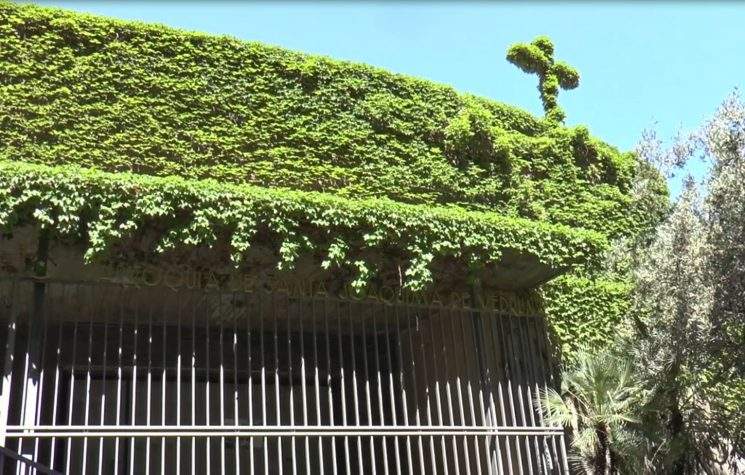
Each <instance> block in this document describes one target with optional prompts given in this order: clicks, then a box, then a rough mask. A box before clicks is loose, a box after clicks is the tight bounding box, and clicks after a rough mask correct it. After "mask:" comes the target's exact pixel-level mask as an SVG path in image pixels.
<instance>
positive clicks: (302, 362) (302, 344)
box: [299, 299, 313, 473]
mask: <svg viewBox="0 0 745 475" xmlns="http://www.w3.org/2000/svg"><path fill="white" fill-rule="evenodd" d="M309 302H310V305H311V311H312V306H313V300H312V299H311V300H310V301H309ZM305 318H306V316H305V315H300V318H299V320H300V392H301V397H302V398H303V425H304V426H307V425H308V398H307V394H306V392H307V389H306V388H307V387H308V383H307V380H306V376H305V375H306V355H305V331H304V329H303V321H304V320H305ZM304 442H305V453H304V455H305V470H306V472H307V473H310V439H309V438H308V437H307V436H306V437H305V438H304Z"/></svg>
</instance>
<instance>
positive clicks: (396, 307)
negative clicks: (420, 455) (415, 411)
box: [393, 305, 416, 475]
mask: <svg viewBox="0 0 745 475" xmlns="http://www.w3.org/2000/svg"><path fill="white" fill-rule="evenodd" d="M393 312H394V317H395V325H396V349H397V351H398V366H399V371H398V380H399V386H400V390H401V404H402V406H401V408H402V411H403V419H404V425H405V426H406V427H407V428H408V427H409V408H408V401H407V399H408V395H407V392H406V381H405V379H404V357H403V350H402V343H401V321H400V320H401V319H400V318H399V313H400V305H394V306H393ZM407 320H408V318H407ZM414 385H415V386H416V382H415V383H414ZM394 417H395V416H394ZM394 423H395V421H394ZM406 462H407V464H408V466H409V475H414V461H413V459H412V454H411V437H410V436H409V435H407V436H406Z"/></svg>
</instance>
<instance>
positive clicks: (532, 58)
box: [507, 36, 579, 122]
mask: <svg viewBox="0 0 745 475" xmlns="http://www.w3.org/2000/svg"><path fill="white" fill-rule="evenodd" d="M507 61H509V62H510V63H512V64H514V65H515V66H517V67H518V68H520V69H522V70H523V71H525V72H526V73H529V74H537V75H538V91H539V92H540V93H541V101H543V110H544V112H545V113H546V119H548V120H551V121H553V122H564V111H563V110H562V109H561V107H559V104H558V98H559V87H561V88H562V89H574V88H575V87H577V86H579V72H577V70H576V69H574V68H573V67H571V66H569V65H568V64H567V63H565V62H563V61H554V44H553V42H552V41H551V39H550V38H548V37H547V36H539V37H537V38H536V39H534V40H533V42H532V43H530V44H526V43H517V44H514V45H512V46H510V49H508V50H507Z"/></svg>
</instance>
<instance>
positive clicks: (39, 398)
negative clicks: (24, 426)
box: [32, 286, 51, 462]
mask: <svg viewBox="0 0 745 475" xmlns="http://www.w3.org/2000/svg"><path fill="white" fill-rule="evenodd" d="M45 288H46V292H45V293H44V296H43V298H44V300H45V302H44V303H43V307H42V308H43V309H42V310H41V311H42V313H43V315H42V325H43V326H44V328H43V330H42V337H41V359H40V360H39V361H38V367H39V370H38V371H39V383H38V392H37V395H36V398H35V399H36V411H35V415H34V425H38V424H40V423H41V411H42V408H43V407H44V403H45V402H46V401H44V400H43V397H44V373H45V371H44V368H45V367H46V356H47V333H48V330H47V329H48V327H49V325H50V324H51V322H50V320H51V319H50V318H49V314H50V313H51V311H50V310H49V308H48V307H49V305H48V303H47V302H46V300H47V299H48V298H49V288H48V286H46V287H45ZM32 460H33V461H34V462H38V461H39V438H38V437H37V438H35V439H34V456H33V458H32Z"/></svg>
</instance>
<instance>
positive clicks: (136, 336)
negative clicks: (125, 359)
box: [129, 300, 140, 475]
mask: <svg viewBox="0 0 745 475" xmlns="http://www.w3.org/2000/svg"><path fill="white" fill-rule="evenodd" d="M133 302H134V313H135V321H134V326H133V330H132V334H133V338H134V343H133V348H132V418H131V421H132V425H133V426H134V425H136V424H137V419H136V417H137V412H136V410H137V364H138V362H139V360H138V358H139V353H138V352H137V343H138V340H139V339H140V335H139V333H140V321H139V320H140V305H139V302H138V301H137V300H134V301H133ZM134 473H135V438H134V437H131V438H130V439H129V475H134Z"/></svg>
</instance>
